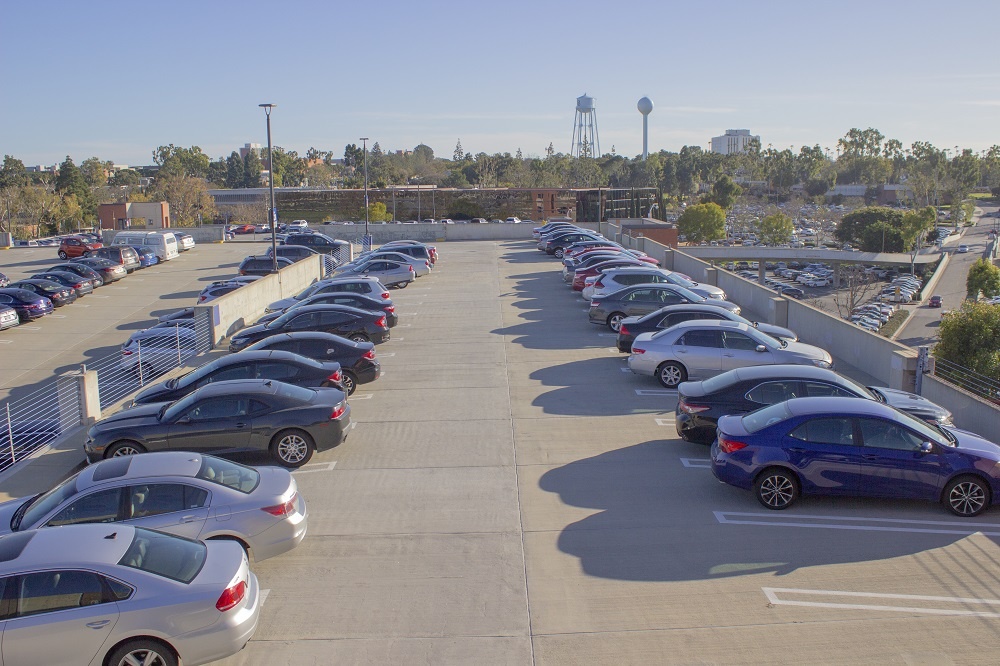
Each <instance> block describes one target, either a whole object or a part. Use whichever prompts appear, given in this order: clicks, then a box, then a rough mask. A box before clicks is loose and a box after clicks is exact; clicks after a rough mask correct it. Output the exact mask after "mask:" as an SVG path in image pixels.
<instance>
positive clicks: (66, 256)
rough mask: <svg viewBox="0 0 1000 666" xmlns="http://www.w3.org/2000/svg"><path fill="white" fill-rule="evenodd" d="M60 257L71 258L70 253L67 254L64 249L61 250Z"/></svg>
mask: <svg viewBox="0 0 1000 666" xmlns="http://www.w3.org/2000/svg"><path fill="white" fill-rule="evenodd" d="M59 258H60V259H69V255H68V254H66V252H64V251H63V250H59Z"/></svg>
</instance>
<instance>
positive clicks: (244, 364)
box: [131, 350, 346, 406]
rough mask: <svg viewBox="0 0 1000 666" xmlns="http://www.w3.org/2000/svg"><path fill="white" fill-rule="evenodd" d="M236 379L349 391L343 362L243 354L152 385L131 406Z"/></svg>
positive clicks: (276, 354)
mask: <svg viewBox="0 0 1000 666" xmlns="http://www.w3.org/2000/svg"><path fill="white" fill-rule="evenodd" d="M234 379H276V380H278V381H281V382H285V383H286V384H292V385H294V386H304V387H306V388H314V387H323V388H335V389H340V390H341V391H344V390H346V389H345V387H344V386H343V384H342V383H341V382H342V379H343V373H342V372H341V370H340V363H337V362H335V361H332V362H327V363H321V362H319V361H314V360H313V359H311V358H306V357H305V356H299V355H298V354H293V353H291V352H287V351H271V350H264V351H243V352H240V353H239V354H233V355H232V356H225V357H223V358H218V359H216V360H214V361H211V362H209V363H206V364H204V365H202V366H201V367H198V368H195V369H194V370H192V371H191V372H189V373H187V374H185V375H183V376H181V377H175V378H173V379H168V380H166V381H163V382H160V383H159V384H154V385H153V386H149V387H147V388H145V389H143V390H142V391H140V392H139V394H138V395H136V396H135V398H134V399H133V400H132V405H131V406H135V405H148V404H149V403H152V402H168V401H173V400H180V399H181V398H183V397H184V396H186V395H187V394H188V393H191V392H192V391H194V390H195V389H198V388H201V387H202V386H205V385H207V384H211V383H213V382H222V381H230V380H234Z"/></svg>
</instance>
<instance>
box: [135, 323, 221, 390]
mask: <svg viewBox="0 0 1000 666" xmlns="http://www.w3.org/2000/svg"><path fill="white" fill-rule="evenodd" d="M205 344H207V343H205ZM204 346H205V345H204V344H200V341H199V339H198V334H197V333H196V332H195V330H194V328H193V327H186V326H180V325H176V326H168V327H165V328H148V329H146V330H144V331H136V332H135V333H133V334H132V335H131V336H129V339H128V340H126V341H125V344H123V345H122V349H121V354H122V356H121V361H120V362H119V365H118V367H119V368H120V369H121V370H128V371H132V372H135V373H136V374H138V375H139V377H140V378H141V379H142V381H143V382H146V381H149V379H150V378H152V377H155V376H156V375H161V374H163V373H164V372H166V371H167V370H169V369H171V368H173V367H176V366H177V365H179V364H180V362H181V361H183V360H184V359H185V358H190V357H191V356H194V355H195V354H197V353H200V352H201V351H203V349H202V348H203V347H204Z"/></svg>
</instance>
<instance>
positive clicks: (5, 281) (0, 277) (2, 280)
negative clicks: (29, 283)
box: [0, 273, 10, 288]
mask: <svg viewBox="0 0 1000 666" xmlns="http://www.w3.org/2000/svg"><path fill="white" fill-rule="evenodd" d="M9 284H10V278H8V277H7V276H6V275H4V274H3V273H0V288H2V287H6V286H7V285H9Z"/></svg>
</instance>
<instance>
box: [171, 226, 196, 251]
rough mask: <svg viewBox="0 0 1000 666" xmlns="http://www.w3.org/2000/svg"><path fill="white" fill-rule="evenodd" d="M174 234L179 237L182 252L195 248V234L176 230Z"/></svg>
mask: <svg viewBox="0 0 1000 666" xmlns="http://www.w3.org/2000/svg"><path fill="white" fill-rule="evenodd" d="M174 236H176V237H177V249H178V250H180V251H181V252H187V251H188V250H190V249H192V248H194V236H192V235H191V234H186V233H184V232H181V231H175V232H174Z"/></svg>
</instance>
